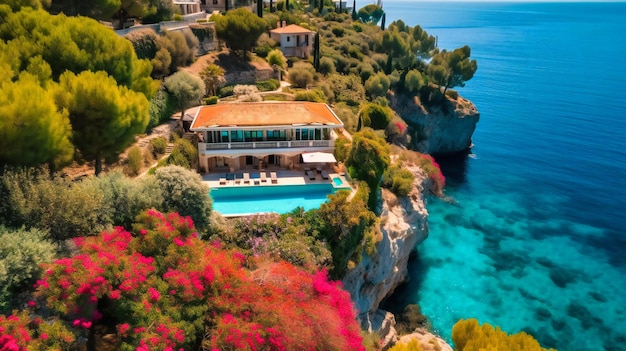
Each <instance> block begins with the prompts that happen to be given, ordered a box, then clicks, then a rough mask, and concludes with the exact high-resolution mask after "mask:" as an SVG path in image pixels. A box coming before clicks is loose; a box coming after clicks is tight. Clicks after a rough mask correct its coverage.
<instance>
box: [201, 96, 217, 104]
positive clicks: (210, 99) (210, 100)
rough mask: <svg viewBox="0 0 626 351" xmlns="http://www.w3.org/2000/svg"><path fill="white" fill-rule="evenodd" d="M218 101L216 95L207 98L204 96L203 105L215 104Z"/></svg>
mask: <svg viewBox="0 0 626 351" xmlns="http://www.w3.org/2000/svg"><path fill="white" fill-rule="evenodd" d="M218 101H219V98H218V97H217V96H209V97H207V98H204V104H205V105H215V104H217V102H218Z"/></svg>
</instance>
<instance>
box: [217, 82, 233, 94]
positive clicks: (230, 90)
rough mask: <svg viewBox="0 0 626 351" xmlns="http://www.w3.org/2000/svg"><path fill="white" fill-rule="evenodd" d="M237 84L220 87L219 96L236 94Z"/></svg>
mask: <svg viewBox="0 0 626 351" xmlns="http://www.w3.org/2000/svg"><path fill="white" fill-rule="evenodd" d="M234 89H235V85H226V86H223V87H221V88H220V89H219V91H218V93H217V96H219V97H227V96H232V95H233V94H234Z"/></svg>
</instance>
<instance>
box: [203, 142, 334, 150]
mask: <svg viewBox="0 0 626 351" xmlns="http://www.w3.org/2000/svg"><path fill="white" fill-rule="evenodd" d="M334 145H335V142H334V140H292V141H251V142H238V143H198V150H199V151H207V150H233V149H237V150H241V149H288V148H303V147H320V148H321V147H326V148H327V147H334Z"/></svg>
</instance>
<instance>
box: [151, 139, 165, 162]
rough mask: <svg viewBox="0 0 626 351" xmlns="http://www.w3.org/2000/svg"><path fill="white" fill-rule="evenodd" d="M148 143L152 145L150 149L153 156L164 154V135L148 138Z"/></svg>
mask: <svg viewBox="0 0 626 351" xmlns="http://www.w3.org/2000/svg"><path fill="white" fill-rule="evenodd" d="M150 145H152V151H153V152H154V157H157V156H159V155H163V154H165V150H166V149H167V140H165V138H164V137H162V136H160V137H156V138H154V139H152V140H150Z"/></svg>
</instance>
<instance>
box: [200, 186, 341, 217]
mask: <svg viewBox="0 0 626 351" xmlns="http://www.w3.org/2000/svg"><path fill="white" fill-rule="evenodd" d="M339 190H350V188H349V187H341V188H337V187H335V186H333V185H332V184H331V183H324V184H306V185H271V186H258V185H257V186H243V187H222V188H212V189H211V191H210V192H209V195H210V196H211V198H212V199H213V209H214V210H215V211H217V212H219V213H221V214H222V215H225V216H232V215H245V214H253V213H263V212H276V213H287V212H290V211H292V210H293V209H295V208H296V207H298V206H300V207H302V208H304V209H305V210H310V209H313V208H319V207H320V205H322V204H323V203H324V202H326V201H328V198H327V196H328V195H330V194H334V193H335V192H337V191H339Z"/></svg>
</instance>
